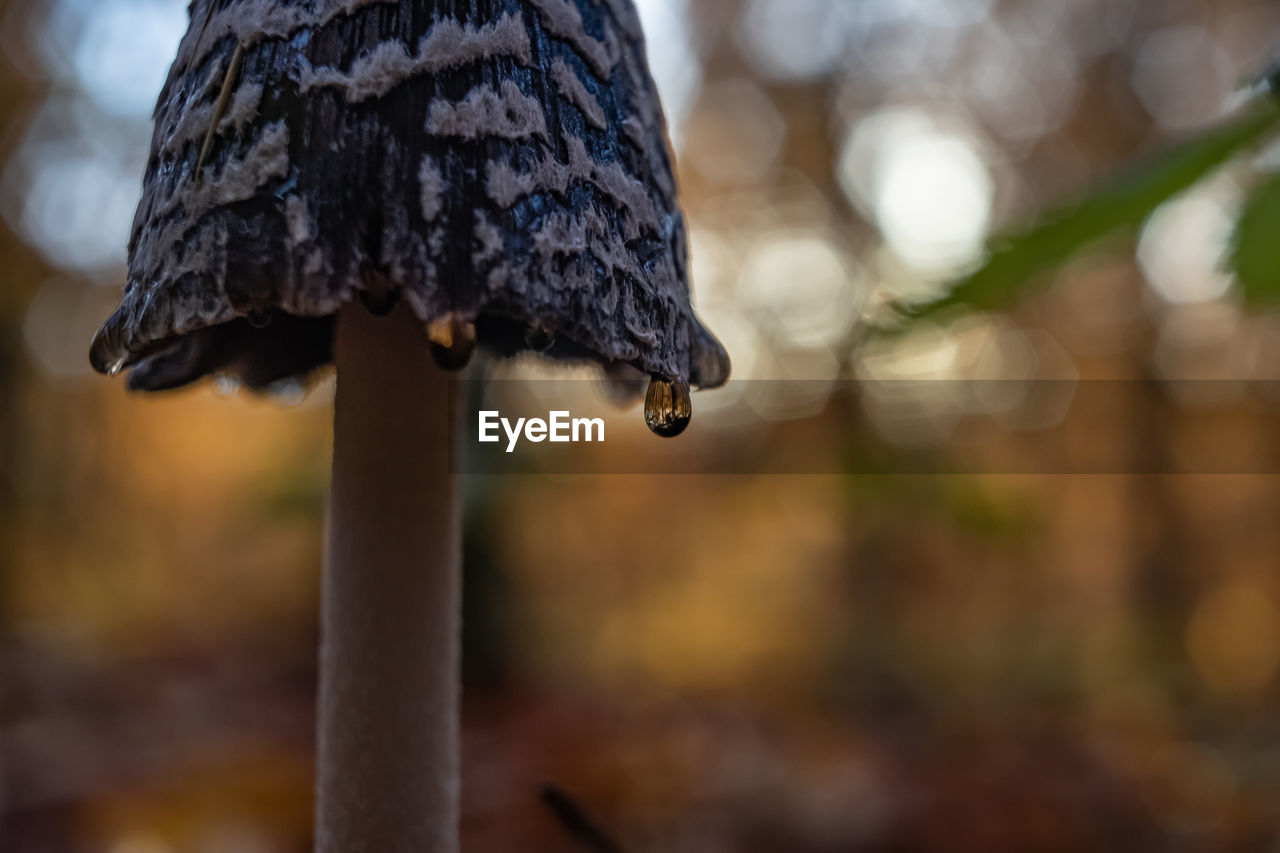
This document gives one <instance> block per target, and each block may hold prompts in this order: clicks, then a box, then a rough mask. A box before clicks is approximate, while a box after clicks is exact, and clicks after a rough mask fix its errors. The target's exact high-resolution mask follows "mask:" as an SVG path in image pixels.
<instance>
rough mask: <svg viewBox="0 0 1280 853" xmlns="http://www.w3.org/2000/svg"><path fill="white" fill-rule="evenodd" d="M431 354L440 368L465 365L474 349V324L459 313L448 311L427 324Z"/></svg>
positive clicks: (448, 368)
mask: <svg viewBox="0 0 1280 853" xmlns="http://www.w3.org/2000/svg"><path fill="white" fill-rule="evenodd" d="M427 338H428V339H429V340H430V341H431V355H432V357H433V358H434V359H435V360H436V364H438V365H439V366H440V369H441V370H450V371H457V370H461V369H462V368H464V367H466V366H467V363H468V362H470V361H471V355H472V353H474V352H475V350H476V326H475V323H472V322H471V321H470V320H467V319H466V318H464V317H463V316H462V315H461V314H456V313H453V312H450V313H448V314H445V315H444V316H442V317H437V318H436V319H435V320H432V321H431V325H429V326H427Z"/></svg>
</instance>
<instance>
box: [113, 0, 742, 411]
mask: <svg viewBox="0 0 1280 853" xmlns="http://www.w3.org/2000/svg"><path fill="white" fill-rule="evenodd" d="M155 118H156V122H155V134H154V138H153V142H152V152H151V157H150V160H149V162H148V166H147V171H146V175H145V179H144V190H143V199H142V203H141V205H140V206H139V209H138V213H137V217H136V219H135V222H134V227H133V233H132V237H131V240H130V246H129V280H128V285H127V287H126V291H125V296H124V299H123V301H122V304H121V306H120V308H119V309H118V310H117V312H116V313H115V314H113V315H112V317H111V318H110V319H109V320H108V321H107V322H106V324H105V325H104V326H103V328H102V330H101V331H100V332H99V334H98V336H97V338H96V339H95V341H94V345H93V350H92V353H91V358H92V360H93V363H94V366H95V367H96V368H97V369H99V370H101V371H103V372H108V373H111V372H118V371H120V370H122V369H129V368H132V373H131V383H130V384H131V386H132V387H135V388H138V389H141V390H160V389H164V388H173V387H178V386H181V385H183V384H186V383H188V382H191V381H194V380H196V379H199V378H200V377H201V376H204V375H207V374H209V373H215V372H218V373H230V374H232V375H236V376H238V377H240V378H241V379H242V380H243V381H245V382H246V384H249V385H250V386H252V387H265V386H268V385H270V384H271V383H273V382H275V381H279V380H282V379H286V378H290V377H295V376H298V375H302V374H305V373H307V372H308V371H310V370H312V369H314V368H316V367H318V366H321V365H323V364H325V363H327V362H328V361H329V360H330V358H331V351H332V337H333V316H334V315H335V314H336V313H337V311H338V309H339V307H340V306H341V305H342V304H343V303H346V302H349V301H351V300H352V299H356V298H362V299H364V300H365V302H366V304H367V305H369V306H370V308H371V310H385V309H386V308H387V307H388V306H389V305H392V304H394V303H395V302H396V301H400V300H402V301H404V302H405V303H407V305H408V307H410V308H411V309H412V311H413V312H414V313H415V314H416V316H417V317H418V318H419V319H420V320H422V322H423V323H424V324H426V325H427V326H428V328H432V329H449V330H451V332H450V338H451V339H453V340H456V339H459V338H464V337H467V335H462V334H459V333H458V332H457V330H459V329H468V330H469V331H468V335H471V336H472V337H474V338H478V340H479V343H480V344H482V345H486V346H488V347H490V348H492V349H495V350H497V351H499V352H502V353H509V352H513V351H516V350H520V349H527V348H532V349H538V350H540V351H546V352H547V353H548V354H550V355H552V356H553V357H567V358H591V359H595V360H599V361H603V362H606V363H626V364H630V365H633V366H634V367H636V368H638V369H639V370H641V371H643V372H644V373H647V374H650V375H653V376H656V377H660V378H664V379H668V380H674V381H680V382H688V383H690V384H691V385H693V386H695V387H714V386H717V385H720V384H722V383H723V382H724V381H725V380H726V379H727V377H728V359H727V356H726V355H725V353H724V350H723V348H722V347H721V346H720V345H719V343H718V342H716V341H715V339H714V338H713V337H712V336H711V334H710V333H709V332H707V331H706V330H705V329H704V328H703V327H702V325H701V324H700V323H699V322H698V320H697V318H696V317H695V316H694V313H693V309H692V307H691V305H690V301H689V285H688V279H687V272H688V260H687V250H686V236H685V227H684V221H683V217H682V215H681V213H680V210H679V207H678V204H677V200H676V188H675V180H674V174H673V170H672V163H671V157H670V154H669V148H668V145H667V141H666V134H665V124H664V120H663V116H662V112H661V107H660V105H659V102H658V97H657V93H656V90H655V88H654V84H653V81H652V79H651V77H650V75H649V72H648V68H647V65H646V61H645V56H644V43H643V36H642V34H641V31H640V26H639V20H638V17H637V15H636V12H635V9H634V7H633V6H632V4H631V0H606V2H592V0H493V2H479V0H470V2H462V0H457V2H446V1H445V0H439V1H438V2H430V1H429V0H398V2H387V0H296V2H289V0H275V2H268V0H207V1H206V2H201V0H197V2H196V3H195V4H194V5H193V7H192V21H191V26H190V30H189V32H188V34H187V36H186V38H185V39H184V40H183V42H182V44H181V46H180V48H179V52H178V56H177V59H176V60H175V63H174V66H173V68H172V70H171V72H170V76H169V80H168V82H167V83H166V85H165V88H164V91H163V92H162V94H161V97H160V102H159V104H158V106H157V109H156V116H155ZM211 128H213V131H212V132H211V130H210V129H211Z"/></svg>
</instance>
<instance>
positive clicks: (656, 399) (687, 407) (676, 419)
mask: <svg viewBox="0 0 1280 853" xmlns="http://www.w3.org/2000/svg"><path fill="white" fill-rule="evenodd" d="M691 420H693V401H692V400H691V399H690V397H689V383H688V382H685V381H684V380H683V379H676V380H674V381H672V380H668V379H659V378H658V377H656V376H655V377H654V378H653V379H652V380H651V381H650V382H649V393H648V394H646V395H645V398H644V422H645V424H646V425H647V426H648V427H649V430H650V431H651V432H652V433H653V434H654V435H660V436H662V437H663V438H675V437H676V436H677V435H679V434H680V433H682V432H684V431H685V427H687V426H689V421H691Z"/></svg>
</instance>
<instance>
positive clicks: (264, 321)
mask: <svg viewBox="0 0 1280 853" xmlns="http://www.w3.org/2000/svg"><path fill="white" fill-rule="evenodd" d="M271 317H272V314H271V311H270V310H269V309H265V310H262V311H250V312H249V316H248V317H247V318H246V319H247V320H248V321H249V325H250V326H253V327H254V328H255V329H265V328H266V327H267V326H270V325H271Z"/></svg>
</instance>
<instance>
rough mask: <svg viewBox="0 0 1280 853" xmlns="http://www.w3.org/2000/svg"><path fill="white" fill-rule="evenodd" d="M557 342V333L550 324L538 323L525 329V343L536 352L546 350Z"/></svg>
mask: <svg viewBox="0 0 1280 853" xmlns="http://www.w3.org/2000/svg"><path fill="white" fill-rule="evenodd" d="M555 342H556V333H555V331H554V330H553V329H552V328H551V327H550V326H544V325H542V324H541V323H536V324H534V325H532V326H530V327H529V328H528V329H526V330H525V333H524V345H525V346H527V347H528V348H529V349H531V350H533V351H534V352H546V351H547V350H549V349H551V347H553V346H555Z"/></svg>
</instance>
